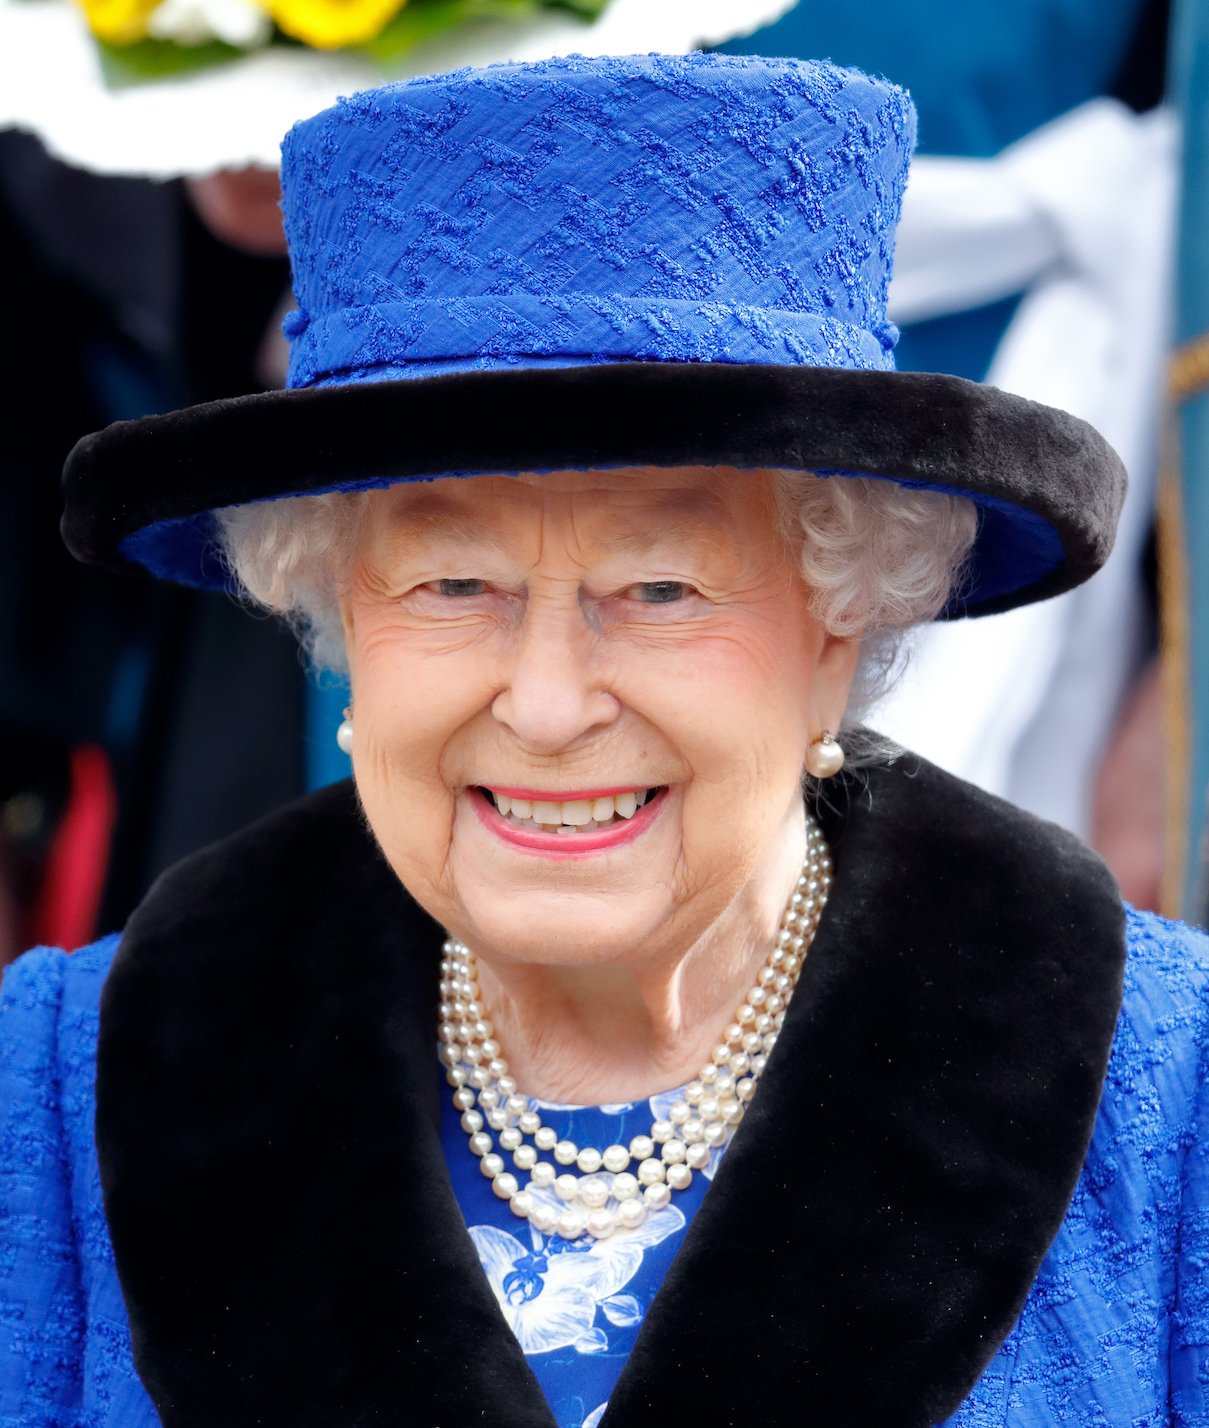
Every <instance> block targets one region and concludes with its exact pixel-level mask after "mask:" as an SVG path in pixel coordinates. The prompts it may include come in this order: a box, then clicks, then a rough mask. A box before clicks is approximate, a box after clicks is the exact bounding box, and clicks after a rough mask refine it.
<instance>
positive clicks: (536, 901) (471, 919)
mask: <svg viewBox="0 0 1209 1428" xmlns="http://www.w3.org/2000/svg"><path fill="white" fill-rule="evenodd" d="M462 901H463V907H462V911H463V913H464V916H465V925H464V926H461V927H458V928H456V929H451V930H454V931H455V932H456V933H457V935H458V936H460V937H462V939H463V940H464V941H465V942H466V943H467V945H469V946H470V947H471V948H472V949H473V950H474V951H476V952H478V953H480V954H481V955H482V956H483V957H484V958H485V959H486V960H488V961H495V962H501V963H503V962H507V963H512V964H514V965H520V964H531V965H533V966H544V967H556V966H557V967H593V966H596V967H604V966H619V965H622V964H625V963H629V962H631V961H633V959H634V956H635V952H636V949H642V951H643V952H644V954H645V953H649V951H650V949H651V948H652V946H653V944H654V943H655V942H656V941H657V940H658V939H659V937H660V936H661V934H664V933H665V932H666V929H667V926H668V923H669V919H670V918H671V916H672V914H673V912H674V909H673V907H672V905H671V903H670V901H669V900H668V899H667V897H666V896H664V897H662V898H659V899H651V900H650V903H651V905H650V906H648V905H647V902H648V900H647V899H645V898H641V897H639V898H637V899H635V898H633V897H629V898H627V897H624V896H622V895H620V894H619V895H618V896H617V897H616V898H610V897H603V896H591V897H589V896H575V895H570V896H567V895H557V894H555V893H548V894H541V893H538V894H533V893H528V894H525V895H523V896H518V897H515V898H508V897H503V898H495V897H489V898H485V899H484V900H483V902H482V903H481V904H480V902H479V900H478V898H476V897H475V896H474V895H473V894H471V895H469V896H467V897H465V898H464V899H463V900H462Z"/></svg>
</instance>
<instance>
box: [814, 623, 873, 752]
mask: <svg viewBox="0 0 1209 1428" xmlns="http://www.w3.org/2000/svg"><path fill="white" fill-rule="evenodd" d="M860 657H861V641H860V638H859V636H856V635H846V636H841V635H825V636H824V637H823V644H822V648H821V649H820V650H819V657H818V661H817V663H816V664H815V667H814V681H813V685H812V688H811V698H810V704H811V725H812V731H813V732H814V733H815V734H817V733H818V732H820V731H821V730H823V729H830V730H832V731H835V730H837V729H838V728H839V727H840V725H841V724H842V723H843V721H844V711H845V710H846V709H847V708H848V695H849V692H850V691H851V689H852V681H853V680H854V679H855V678H856V666H857V662H858V661H859V660H860Z"/></svg>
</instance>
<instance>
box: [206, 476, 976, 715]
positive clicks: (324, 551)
mask: <svg viewBox="0 0 1209 1428" xmlns="http://www.w3.org/2000/svg"><path fill="white" fill-rule="evenodd" d="M768 476H769V479H770V482H771V491H772V495H773V500H774V502H775V506H776V511H777V514H778V517H779V520H780V524H781V530H782V533H783V535H784V537H785V539H786V540H787V541H788V542H789V543H790V545H791V548H793V549H794V550H795V553H796V556H797V560H798V564H799V569H800V570H801V574H802V578H803V580H804V581H805V582H806V584H807V586H808V587H809V588H810V590H811V591H812V592H813V593H812V611H813V613H814V615H815V617H816V618H817V619H819V620H820V621H821V622H822V623H823V624H824V625H825V626H826V628H827V629H828V630H829V631H830V632H831V633H832V634H836V635H840V636H845V637H849V636H854V637H859V638H860V639H861V640H862V642H863V648H862V655H861V665H860V669H859V671H858V675H857V680H856V684H855V686H854V688H853V691H852V700H851V703H850V706H849V716H848V718H849V721H851V720H852V719H853V718H855V717H858V716H859V715H860V714H861V713H862V712H863V711H864V710H865V709H867V708H868V706H869V704H870V703H872V702H873V701H875V700H876V698H877V697H878V696H879V695H880V694H881V693H883V692H884V690H885V689H886V688H887V687H888V685H889V684H890V683H891V682H892V681H893V677H894V673H895V671H896V669H897V667H898V663H899V661H898V654H899V649H900V643H901V638H902V635H903V634H904V632H905V631H907V630H908V629H910V628H911V627H912V626H913V625H918V624H920V623H922V622H924V621H927V620H930V619H932V618H933V617H934V616H935V615H936V614H938V613H939V611H940V610H941V609H943V608H944V606H945V605H946V604H947V603H948V601H949V599H950V597H951V595H952V594H953V592H954V590H955V589H958V588H960V585H961V582H962V580H963V578H964V573H965V568H966V564H967V560H968V557H969V553H970V549H971V547H972V546H973V543H974V537H975V535H976V533H977V525H978V517H977V512H976V510H975V507H974V505H973V503H972V502H970V501H968V500H966V499H964V498H963V497H960V496H950V495H946V494H944V493H942V492H936V491H919V490H913V489H908V488H906V487H903V486H899V485H897V484H896V483H894V482H892V481H885V480H877V479H874V478H871V477H863V476H858V477H844V478H824V477H818V476H813V475H810V474H809V473H805V474H804V473H802V472H800V471H772V472H769V473H768ZM367 502H368V493H367V492H353V493H349V492H337V493H333V494H327V495H320V496H297V497H287V498H285V499H282V500H276V501H263V502H259V503H256V504H253V505H245V506H229V507H226V508H224V509H222V510H220V511H218V513H217V515H218V521H219V529H220V533H221V544H222V548H223V554H224V557H225V559H226V562H227V565H228V566H229V568H230V569H231V571H232V572H233V574H234V575H235V576H236V578H237V579H238V581H239V584H240V585H241V587H242V588H243V590H244V591H246V592H247V594H248V595H249V596H251V598H252V599H253V600H254V601H255V602H257V603H258V604H260V605H262V606H264V607H265V608H267V609H269V610H272V611H274V612H275V613H277V614H279V615H282V616H284V617H285V618H286V620H287V621H289V623H290V624H291V625H292V626H293V628H294V629H295V631H296V632H297V633H298V635H299V637H300V638H301V640H302V642H303V645H304V647H305V648H306V650H307V653H308V655H309V657H310V659H311V661H312V662H313V663H314V664H315V665H317V666H318V667H320V668H324V669H330V670H334V671H337V672H341V673H343V672H346V671H347V668H348V664H347V657H346V654H345V649H344V636H343V630H342V627H341V623H340V612H339V599H340V595H341V592H342V590H343V589H344V588H345V582H346V580H347V578H348V569H349V565H350V560H351V556H352V551H353V548H354V545H355V542H356V538H357V532H358V528H359V526H360V524H361V521H362V519H363V518H364V514H365V510H366V505H367Z"/></svg>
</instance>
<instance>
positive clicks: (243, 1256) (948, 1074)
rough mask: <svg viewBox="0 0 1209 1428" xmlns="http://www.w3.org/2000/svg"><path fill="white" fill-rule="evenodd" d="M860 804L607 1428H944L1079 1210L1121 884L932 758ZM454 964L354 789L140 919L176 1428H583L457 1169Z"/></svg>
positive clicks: (131, 1031) (106, 1015) (113, 1226)
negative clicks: (746, 1108) (453, 1139)
mask: <svg viewBox="0 0 1209 1428" xmlns="http://www.w3.org/2000/svg"><path fill="white" fill-rule="evenodd" d="M830 800H831V803H832V808H831V809H830V811H828V810H824V811H823V813H822V817H823V820H824V826H825V828H826V830H827V833H828V836H829V838H830V840H831V843H832V847H833V849H834V852H835V858H836V866H837V879H836V886H835V890H834V892H833V895H832V898H831V903H830V905H829V908H828V911H827V914H826V917H825V919H824V923H823V926H822V928H821V929H820V932H819V934H818V936H817V938H816V940H815V944H814V947H813V949H812V952H811V956H810V960H809V963H808V965H807V968H806V970H805V972H804V973H803V977H802V981H801V983H800V986H799V988H798V991H797V994H796V995H795V997H794V1000H793V1002H792V1004H791V1011H790V1014H789V1016H788V1017H787V1019H786V1026H785V1030H784V1032H783V1034H782V1037H781V1040H780V1042H779V1044H778V1046H777V1050H776V1053H775V1055H774V1057H773V1059H772V1061H771V1064H770V1065H769V1068H768V1070H767V1072H766V1073H765V1078H764V1081H763V1084H762V1086H761V1089H760V1094H759V1096H758V1097H757V1098H756V1100H755V1101H754V1102H753V1105H752V1108H751V1110H750V1112H749V1114H748V1116H747V1118H746V1120H745V1121H744V1124H743V1126H742V1128H741V1130H740V1133H739V1134H738V1136H737V1137H736V1139H735V1141H734V1143H733V1144H732V1146H731V1148H730V1150H729V1152H728V1154H727V1157H726V1159H725V1161H724V1162H723V1164H722V1166H721V1167H720V1169H719V1172H718V1175H717V1177H716V1179H715V1181H714V1184H713V1186H712V1188H711V1189H710V1191H709V1194H708V1195H707V1197H706V1199H705V1202H704V1204H703V1206H702V1208H701V1210H700V1211H699V1213H698V1215H697V1217H696V1219H695V1220H694V1221H693V1223H692V1225H691V1226H690V1228H689V1231H688V1233H687V1237H686V1239H685V1242H684V1245H683V1247H682V1249H681V1252H680V1253H679V1255H678V1256H677V1258H676V1260H675V1262H674V1264H673V1266H672V1270H671V1272H670V1274H669V1276H668V1278H667V1280H666V1282H665V1284H664V1286H663V1288H662V1289H661V1291H660V1292H659V1294H658V1296H657V1298H656V1300H655V1302H654V1304H653V1305H652V1307H651V1310H650V1312H649V1314H648V1317H647V1320H646V1323H645V1324H644V1326H643V1328H642V1331H641V1333H640V1335H639V1338H638V1343H637V1345H636V1347H635V1349H634V1352H633V1354H632V1356H631V1358H630V1361H629V1363H628V1364H627V1366H626V1368H625V1370H624V1371H623V1373H622V1376H621V1379H620V1381H619V1382H618V1384H617V1387H616V1390H615V1392H614V1394H613V1397H612V1400H611V1404H610V1408H609V1410H608V1412H607V1414H606V1416H605V1424H606V1425H607V1428H632V1426H633V1425H640V1424H647V1423H657V1422H670V1421H673V1420H675V1419H683V1420H684V1421H687V1422H696V1423H708V1424H710V1425H715V1424H718V1425H722V1424H731V1423H733V1424H744V1425H745V1424H751V1423H764V1424H768V1425H770V1428H776V1425H793V1428H797V1425H799V1424H801V1423H803V1422H807V1421H808V1422H811V1423H826V1424H839V1423H843V1424H844V1425H845V1428H860V1425H870V1428H872V1425H876V1428H916V1425H919V1428H923V1425H930V1424H934V1423H936V1422H938V1421H939V1420H941V1419H943V1418H944V1417H946V1416H947V1415H948V1414H950V1413H951V1412H953V1411H954V1409H955V1408H956V1407H957V1405H958V1404H959V1403H960V1402H961V1400H962V1399H963V1398H964V1397H965V1396H966V1394H967V1393H968V1392H969V1390H970V1388H971V1386H972V1385H973V1383H974V1381H975V1380H976V1378H977V1377H978V1375H979V1373H980V1372H981V1371H982V1369H983V1368H984V1367H985V1365H986V1363H987V1362H988V1360H989V1359H990V1357H991V1355H992V1354H993V1353H994V1351H995V1349H996V1348H997V1347H998V1345H999V1344H1000V1343H1001V1341H1002V1340H1003V1338H1004V1336H1005V1335H1006V1334H1007V1332H1008V1330H1009V1329H1010V1327H1011V1325H1012V1323H1013V1321H1014V1318H1015V1316H1016V1314H1017V1312H1018V1311H1019V1308H1020V1305H1021V1303H1022V1301H1023V1299H1024V1296H1025V1294H1026V1293H1027V1291H1028V1288H1029V1286H1030V1284H1031V1282H1032V1280H1033V1278H1034V1275H1035V1273H1036V1270H1037V1266H1038V1264H1039V1261H1040V1259H1041V1257H1042V1255H1043V1254H1044V1252H1045V1250H1046V1248H1047V1246H1048V1244H1049V1242H1050V1240H1051V1239H1052V1237H1053V1235H1054V1234H1055V1232H1056V1230H1057V1228H1058V1226H1059V1224H1060V1223H1061V1220H1062V1217H1063V1214H1064V1213H1065V1209H1066V1205H1067V1202H1068V1198H1069V1196H1070V1194H1071V1191H1072V1189H1073V1187H1074V1183H1075V1180H1076V1178H1077V1175H1078V1172H1079V1168H1080V1166H1081V1164H1082V1161H1083V1156H1084V1154H1085V1151H1086V1146H1087V1142H1088V1138H1089V1136H1090V1133H1091V1127H1092V1124H1093V1120H1094V1116H1095V1111H1096V1107H1097V1104H1098V1101H1099V1096H1100V1086H1101V1080H1102V1076H1103V1072H1104V1066H1105V1061H1106V1058H1107V1054H1108V1048H1109V1044H1110V1040H1111V1036H1112V1032H1113V1027H1114V1024H1115V1020H1116V1015H1117V1011H1118V1007H1119V999H1120V978H1121V970H1122V960H1123V918H1122V912H1121V905H1120V900H1119V897H1118V895H1117V892H1116V889H1115V887H1114V886H1113V884H1112V882H1111V879H1110V878H1109V876H1108V874H1107V872H1106V871H1105V869H1104V868H1103V866H1102V865H1101V864H1100V863H1099V862H1098V860H1097V859H1095V858H1094V857H1093V856H1092V855H1091V854H1090V853H1088V852H1087V851H1086V850H1085V849H1084V848H1083V847H1082V846H1081V845H1080V844H1079V843H1077V842H1076V841H1075V840H1074V839H1073V838H1071V837H1069V836H1067V835H1066V834H1064V833H1061V832H1059V831H1058V830H1057V829H1055V828H1053V827H1050V826H1049V825H1046V824H1043V823H1040V822H1038V821H1037V820H1035V819H1033V818H1030V817H1028V816H1027V815H1025V814H1022V813H1019V812H1017V811H1016V810H1013V809H1011V808H1009V807H1007V806H1006V805H1004V804H1003V803H1000V802H998V801H997V800H995V799H992V798H990V797H988V796H986V795H984V794H981V793H979V792H977V791H975V790H974V789H971V788H970V787H968V786H967V785H965V784H962V783H960V782H958V781H956V780H955V779H953V778H951V777H949V776H948V775H945V774H942V773H940V772H939V771H938V770H936V769H934V768H931V767H930V766H928V765H926V764H923V763H922V762H920V761H918V760H915V759H913V758H906V757H904V758H903V759H901V760H899V762H898V763H897V764H896V765H894V766H892V767H889V768H883V769H878V770H875V771H874V772H872V773H871V774H870V775H869V776H868V778H867V780H863V781H856V780H848V781H844V782H840V783H839V784H838V786H836V785H834V784H833V785H832V786H831V792H830ZM439 941H440V932H439V930H438V929H437V928H436V927H435V926H434V925H433V924H432V923H431V922H430V921H429V919H428V918H427V917H426V916H425V915H424V914H423V913H422V912H421V911H419V910H418V909H417V907H416V906H415V904H414V903H412V902H411V900H410V899H409V898H408V897H407V895H406V894H405V893H404V892H403V891H402V890H401V888H400V887H399V885H398V883H397V882H396V880H395V879H394V877H393V875H392V874H391V873H390V871H389V869H388V868H387V867H386V864H385V862H384V861H383V860H382V858H381V856H380V855H379V853H378V852H377V850H376V848H375V846H374V844H373V842H372V840H371V838H370V836H369V834H368V832H367V831H366V829H365V827H364V825H363V822H362V820H361V818H360V815H359V813H358V810H357V807H356V803H355V798H354V795H353V793H352V790H351V788H350V787H349V786H348V785H342V786H338V787H337V788H335V789H331V790H328V791H325V792H324V793H321V794H319V795H316V796H314V797H312V798H310V799H308V800H306V801H305V802H303V803H301V804H298V805H295V806H294V807H293V808H291V809H288V810H286V811H285V812H283V813H280V814H277V815H275V816H274V817H273V818H271V819H269V820H267V821H265V822H263V823H260V824H258V825H256V826H255V827H254V828H252V829H250V830H249V831H248V832H246V833H243V834H241V835H239V836H238V837H236V838H233V839H231V840H229V841H228V842H226V843H223V844H220V845H219V846H217V847H215V848H213V849H210V850H207V851H206V852H204V853H201V854H199V855H197V856H196V857H194V858H192V859H190V860H189V861H187V862H186V863H183V864H181V865H180V866H178V867H177V868H176V869H174V870H173V871H172V872H170V873H168V874H167V875H166V876H165V877H164V878H163V879H161V881H160V882H159V883H158V884H157V886H156V887H155V889H154V890H153V891H152V893H151V894H150V896H149V897H148V898H147V900H146V901H145V902H144V904H143V905H142V907H141V908H140V909H139V911H138V912H137V913H136V914H135V916H134V918H133V919H132V920H131V923H130V926H129V928H128V930H127V932H126V934H125V936H124V937H123V939H122V945H121V949H120V951H119V953H118V956H117V959H116V960H115V962H114V965H113V970H112V972H111V974H110V977H109V979H108V982H107V985H106V988H105V993H104V1000H103V1004H102V1019H101V1039H100V1050H99V1064H98V1091H97V1095H98V1112H97V1140H98V1149H99V1155H100V1164H101V1175H102V1182H103V1185H104V1190H105V1204H106V1211H107V1214H108V1219H109V1227H110V1232H111V1235H112V1240H113V1246H114V1251H115V1254H116V1259H117V1267H118V1272H119V1275H120V1278H121V1284H122V1289H123V1293H124V1295H125V1299H126V1304H127V1307H128V1310H129V1315H130V1323H131V1327H132V1331H133V1334H134V1346H135V1357H136V1362H137V1365H138V1369H139V1373H140V1375H141V1376H142V1378H143V1380H144V1382H145V1384H146V1385H147V1388H148V1391H149V1392H150V1394H151V1397H152V1399H153V1400H154V1402H155V1404H156V1407H157V1409H158V1410H159V1413H160V1416H161V1418H162V1420H163V1422H164V1424H165V1425H166V1428H215V1425H217V1424H222V1425H223V1428H252V1425H258V1428H312V1425H313V1428H360V1426H361V1425H370V1424H375V1425H376V1424H390V1425H411V1428H463V1425H470V1424H477V1423H490V1424H491V1425H492V1428H551V1425H552V1424H553V1421H554V1420H553V1418H552V1416H551V1414H550V1411H549V1409H548V1407H547V1406H546V1403H545V1401H544V1399H543V1397H542V1394H541V1392H540V1390H539V1388H538V1386H537V1383H536V1381H535V1380H534V1378H533V1376H532V1374H531V1373H530V1371H529V1368H528V1366H527V1365H526V1363H525V1360H524V1358H523V1356H522V1354H521V1351H520V1349H519V1347H518V1345H517V1343H516V1341H515V1340H514V1339H513V1337H512V1335H511V1333H510V1331H509V1330H508V1328H507V1326H506V1325H505V1323H504V1321H503V1319H502V1317H501V1316H500V1314H499V1312H498V1310H497V1309H496V1306H495V1302H494V1299H493V1297H492V1294H491V1291H490V1289H489V1287H488V1283H487V1279H486V1276H485V1275H483V1274H482V1272H481V1270H480V1269H479V1266H478V1263H477V1260H476V1257H475V1253H474V1250H473V1248H472V1245H471V1242H470V1239H469V1237H468V1235H467V1234H466V1232H465V1230H464V1229H463V1228H462V1221H461V1217H460V1215H459V1212H458V1208H457V1205H456V1203H455V1200H454V1197H453V1193H452V1191H451V1188H450V1185H449V1180H448V1177H447V1175H446V1172H445V1169H444V1163H443V1161H442V1157H441V1149H440V1144H439V1141H438V1117H439V1104H440V1103H439V1096H440V1094H441V1091H440V1082H439V1079H438V1075H437V1072H436V1069H435V1061H434V1052H433V1047H434V1017H435V1004H436V961H435V958H436V952H437V949H438V947H439Z"/></svg>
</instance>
